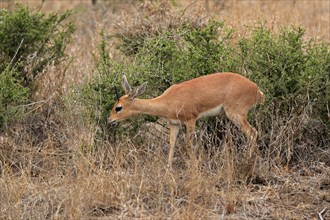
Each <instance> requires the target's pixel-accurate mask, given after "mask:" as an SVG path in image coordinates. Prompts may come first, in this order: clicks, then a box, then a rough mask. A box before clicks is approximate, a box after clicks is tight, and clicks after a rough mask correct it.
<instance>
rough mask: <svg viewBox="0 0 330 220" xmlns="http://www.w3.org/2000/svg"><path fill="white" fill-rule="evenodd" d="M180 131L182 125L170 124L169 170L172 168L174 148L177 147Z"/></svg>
mask: <svg viewBox="0 0 330 220" xmlns="http://www.w3.org/2000/svg"><path fill="white" fill-rule="evenodd" d="M179 130H180V125H176V124H170V151H169V155H168V166H169V168H171V167H172V162H173V155H174V147H175V142H176V138H177V136H178V133H179Z"/></svg>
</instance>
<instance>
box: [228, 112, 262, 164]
mask: <svg viewBox="0 0 330 220" xmlns="http://www.w3.org/2000/svg"><path fill="white" fill-rule="evenodd" d="M226 115H227V117H228V119H229V120H230V121H232V122H233V123H234V124H235V125H236V126H237V127H238V128H239V129H241V130H242V131H243V132H244V134H245V136H246V138H247V139H248V143H249V157H250V158H251V157H252V156H254V155H256V154H257V153H258V148H257V131H256V129H255V128H253V127H252V126H251V125H250V123H249V122H248V121H247V119H246V114H240V113H232V112H230V111H226Z"/></svg>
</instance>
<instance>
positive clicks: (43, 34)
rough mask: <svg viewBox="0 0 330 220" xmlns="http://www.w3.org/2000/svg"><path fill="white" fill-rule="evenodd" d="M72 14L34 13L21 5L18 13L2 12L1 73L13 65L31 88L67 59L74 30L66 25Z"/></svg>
mask: <svg viewBox="0 0 330 220" xmlns="http://www.w3.org/2000/svg"><path fill="white" fill-rule="evenodd" d="M71 14H72V12H71V11H67V12H64V13H51V14H49V15H45V14H43V13H40V12H31V11H30V10H29V9H28V8H27V7H24V6H21V5H17V6H16V8H15V10H13V11H8V10H6V9H1V10H0V72H2V71H4V69H6V68H7V66H8V64H9V63H10V64H12V65H13V66H14V67H15V68H16V69H17V71H18V72H19V73H20V75H19V77H21V78H22V79H24V81H22V82H23V83H24V85H26V86H29V85H30V84H31V83H32V82H33V81H34V79H35V78H36V77H37V76H38V74H40V73H41V72H42V71H43V70H44V69H45V68H46V67H47V65H49V64H50V63H54V64H58V63H59V62H61V61H62V60H63V58H64V57H65V53H64V51H65V48H66V45H67V44H68V42H69V41H70V39H71V34H72V33H73V31H74V26H73V24H72V23H71V22H68V23H67V22H65V20H67V18H68V17H69V16H70V15H71Z"/></svg>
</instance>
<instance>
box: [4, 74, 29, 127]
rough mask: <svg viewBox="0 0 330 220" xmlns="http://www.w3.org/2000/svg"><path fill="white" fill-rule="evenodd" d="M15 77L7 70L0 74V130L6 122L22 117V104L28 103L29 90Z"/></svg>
mask: <svg viewBox="0 0 330 220" xmlns="http://www.w3.org/2000/svg"><path fill="white" fill-rule="evenodd" d="M17 75H18V73H17V72H16V71H15V70H14V69H9V68H8V69H6V70H5V71H3V72H2V73H1V74H0V130H1V129H2V128H3V126H4V125H5V124H6V123H7V122H9V121H12V120H15V119H17V118H19V117H20V116H21V115H22V113H23V110H24V107H23V104H25V103H27V101H28V97H29V90H28V88H26V87H24V86H22V84H21V82H20V81H18V80H17V78H18V77H17Z"/></svg>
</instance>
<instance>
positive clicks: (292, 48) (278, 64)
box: [239, 25, 330, 123]
mask: <svg viewBox="0 0 330 220" xmlns="http://www.w3.org/2000/svg"><path fill="white" fill-rule="evenodd" d="M303 37H304V30H303V29H302V28H300V27H297V28H296V27H288V28H283V29H282V30H281V31H280V33H279V34H278V35H276V34H273V33H272V32H271V31H270V30H268V29H266V28H265V27H263V26H262V25H260V26H258V27H256V28H255V29H254V30H253V31H252V36H251V37H250V38H243V39H240V41H239V48H240V51H239V53H240V54H241V55H242V57H244V59H243V62H242V66H243V68H244V69H245V70H247V71H248V72H249V73H251V74H250V78H252V79H253V80H254V81H255V82H257V83H258V84H259V85H260V86H261V87H262V88H263V90H264V92H265V94H266V95H267V100H268V103H276V104H277V106H276V107H275V108H273V107H272V111H273V112H272V114H273V113H274V112H278V111H279V113H280V114H281V115H282V116H285V115H286V116H288V115H289V114H290V112H294V114H295V115H301V114H303V113H304V111H306V106H308V109H309V112H308V115H309V116H310V117H312V118H315V119H322V120H323V121H324V122H325V123H327V122H328V116H327V111H328V110H327V108H328V107H329V101H330V98H329V97H330V91H329V74H330V50H329V45H328V44H325V43H317V42H315V41H313V40H309V41H304V40H303ZM305 113H306V112H305ZM269 114H271V112H269Z"/></svg>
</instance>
